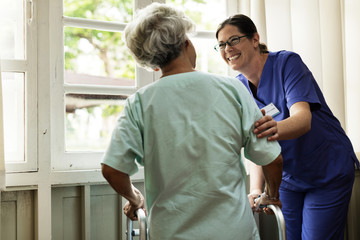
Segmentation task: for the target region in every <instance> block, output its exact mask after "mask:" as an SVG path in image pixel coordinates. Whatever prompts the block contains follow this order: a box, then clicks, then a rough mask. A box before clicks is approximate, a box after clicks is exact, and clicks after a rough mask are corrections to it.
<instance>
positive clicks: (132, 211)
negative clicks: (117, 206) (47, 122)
mask: <svg viewBox="0 0 360 240" xmlns="http://www.w3.org/2000/svg"><path fill="white" fill-rule="evenodd" d="M134 192H135V194H136V196H137V199H136V201H135V202H130V201H127V202H126V203H125V205H124V214H125V215H126V216H127V217H128V218H130V219H131V220H132V221H136V220H138V217H137V216H136V210H138V209H139V208H142V209H143V210H144V212H145V215H147V213H146V209H145V201H144V196H143V195H142V194H141V192H140V191H139V190H138V189H136V188H134Z"/></svg>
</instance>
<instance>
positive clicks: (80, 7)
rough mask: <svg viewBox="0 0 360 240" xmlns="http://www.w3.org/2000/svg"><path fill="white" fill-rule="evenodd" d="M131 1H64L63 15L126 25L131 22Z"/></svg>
mask: <svg viewBox="0 0 360 240" xmlns="http://www.w3.org/2000/svg"><path fill="white" fill-rule="evenodd" d="M132 14H133V0H97V1H93V0H82V1H79V0H64V15H65V16H68V17H78V18H86V19H95V20H102V21H118V22H123V23H127V22H130V21H131V20H132Z"/></svg>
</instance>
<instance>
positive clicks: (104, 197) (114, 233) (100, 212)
mask: <svg viewBox="0 0 360 240" xmlns="http://www.w3.org/2000/svg"><path fill="white" fill-rule="evenodd" d="M90 192H91V200H90V205H91V214H90V215H91V239H94V240H95V239H108V240H112V239H113V240H117V239H120V237H119V236H120V234H121V229H119V226H120V224H119V221H121V220H120V219H119V196H118V194H117V193H116V192H115V191H114V190H113V189H112V188H111V187H110V186H108V185H101V186H92V187H91V191H90Z"/></svg>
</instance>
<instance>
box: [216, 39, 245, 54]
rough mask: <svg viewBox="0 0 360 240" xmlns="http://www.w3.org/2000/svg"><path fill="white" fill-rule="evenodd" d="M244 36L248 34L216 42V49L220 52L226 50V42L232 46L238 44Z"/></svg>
mask: <svg viewBox="0 0 360 240" xmlns="http://www.w3.org/2000/svg"><path fill="white" fill-rule="evenodd" d="M243 37H247V35H243V36H239V37H232V38H230V39H229V40H227V41H226V42H223V43H219V44H216V45H215V46H214V49H215V50H216V51H218V52H220V51H224V50H225V48H226V44H227V45H229V46H230V47H232V46H235V45H236V44H238V43H239V42H240V39H241V38H243Z"/></svg>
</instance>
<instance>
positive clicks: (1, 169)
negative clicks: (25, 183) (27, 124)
mask: <svg viewBox="0 0 360 240" xmlns="http://www.w3.org/2000/svg"><path fill="white" fill-rule="evenodd" d="M0 63H1V61H0ZM5 186H6V184H5V152H4V122H3V98H2V80H1V64H0V191H2V190H5Z"/></svg>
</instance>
